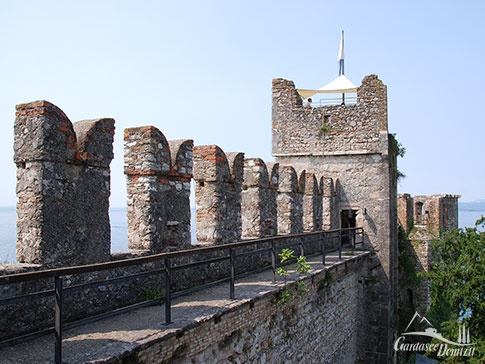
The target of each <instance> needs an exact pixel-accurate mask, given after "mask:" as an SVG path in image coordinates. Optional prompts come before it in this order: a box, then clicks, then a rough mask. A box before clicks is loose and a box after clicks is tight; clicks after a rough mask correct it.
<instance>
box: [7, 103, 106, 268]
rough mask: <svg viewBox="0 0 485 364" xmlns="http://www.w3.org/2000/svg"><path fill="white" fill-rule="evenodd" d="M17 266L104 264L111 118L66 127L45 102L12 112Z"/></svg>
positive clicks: (61, 114)
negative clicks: (15, 175) (13, 122)
mask: <svg viewBox="0 0 485 364" xmlns="http://www.w3.org/2000/svg"><path fill="white" fill-rule="evenodd" d="M14 132H15V138H14V152H15V153H14V161H15V163H16V164H17V197H18V203H17V215H18V218H17V260H18V261H19V262H22V263H33V264H41V265H44V266H69V265H80V264H88V263H98V262H103V261H106V260H109V256H110V222H109V214H108V210H109V195H110V169H109V165H110V162H111V160H112V159H113V146H112V144H113V136H114V120H113V119H95V120H84V121H79V122H76V123H74V124H73V123H71V121H70V120H69V119H68V118H67V116H66V115H65V114H64V112H62V110H60V109H59V108H58V107H57V106H55V105H53V104H51V103H49V102H48V101H36V102H32V103H28V104H21V105H17V114H16V120H15V127H14Z"/></svg>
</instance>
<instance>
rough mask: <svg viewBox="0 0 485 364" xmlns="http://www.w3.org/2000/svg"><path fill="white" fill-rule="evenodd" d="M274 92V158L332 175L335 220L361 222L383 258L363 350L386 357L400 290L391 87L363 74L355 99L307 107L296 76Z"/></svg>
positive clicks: (374, 358)
mask: <svg viewBox="0 0 485 364" xmlns="http://www.w3.org/2000/svg"><path fill="white" fill-rule="evenodd" d="M272 92H273V95H272V96H273V103H272V119H273V120H272V121H273V124H272V127H273V145H272V152H273V156H274V157H275V158H276V161H277V162H278V163H280V165H292V166H293V167H294V168H295V169H296V170H297V172H298V173H300V172H301V171H303V170H305V171H306V172H307V173H315V174H316V175H319V176H323V177H326V178H329V179H332V180H333V183H334V184H335V193H336V196H335V201H334V208H333V214H332V217H331V220H332V222H331V225H333V226H335V227H353V226H362V227H363V228H364V231H365V244H366V246H367V248H369V249H371V250H372V251H374V252H375V253H376V255H375V256H376V259H378V260H379V264H380V265H379V268H376V270H375V271H374V272H373V274H374V277H373V279H370V278H369V277H368V278H369V279H367V280H366V284H368V285H369V289H370V290H371V291H373V294H371V295H370V297H371V299H373V300H374V301H375V304H374V305H373V306H372V307H373V312H369V320H370V321H372V324H371V325H370V327H369V331H368V334H369V335H368V336H369V337H368V341H367V342H366V345H365V349H364V350H365V356H366V358H367V360H368V362H387V361H388V360H389V358H390V357H391V356H392V333H393V327H394V313H395V311H396V297H397V212H396V205H397V201H396V197H397V192H396V178H395V177H396V173H395V171H396V164H395V163H396V155H395V154H393V152H392V150H393V148H392V145H391V143H393V142H395V141H394V139H393V137H392V135H390V134H389V132H388V123H387V88H386V86H385V85H384V84H383V83H382V82H381V81H380V80H379V79H378V78H377V76H375V75H370V76H366V77H365V78H364V79H363V81H362V84H361V86H360V87H359V88H358V91H357V103H356V104H353V105H337V106H323V107H317V108H313V107H303V105H302V100H301V97H300V96H299V94H298V92H297V90H296V88H295V85H294V83H293V82H292V81H288V80H284V79H274V80H273V91H272ZM371 282H374V283H371Z"/></svg>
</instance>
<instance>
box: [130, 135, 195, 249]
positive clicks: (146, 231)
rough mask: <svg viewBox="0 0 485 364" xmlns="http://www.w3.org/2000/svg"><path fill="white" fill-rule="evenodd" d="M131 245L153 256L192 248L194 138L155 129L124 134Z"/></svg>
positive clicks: (132, 247)
mask: <svg viewBox="0 0 485 364" xmlns="http://www.w3.org/2000/svg"><path fill="white" fill-rule="evenodd" d="M124 140H125V156H124V159H125V174H126V190H127V208H126V210H127V220H128V247H129V249H135V250H148V251H150V252H153V253H159V252H162V251H170V250H177V249H183V248H187V247H189V246H190V243H191V238H190V181H191V179H192V176H193V172H192V169H193V168H192V167H193V152H192V149H193V142H192V140H175V141H167V140H166V139H165V136H164V135H163V134H162V133H161V132H160V130H158V129H157V128H155V127H153V126H148V127H141V128H132V129H126V130H125V136H124Z"/></svg>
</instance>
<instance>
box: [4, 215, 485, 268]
mask: <svg viewBox="0 0 485 364" xmlns="http://www.w3.org/2000/svg"><path fill="white" fill-rule="evenodd" d="M109 215H110V219H111V241H112V245H111V251H112V252H116V251H120V250H125V249H128V234H127V230H128V228H127V225H126V210H125V209H124V208H112V209H110V211H109ZM481 215H484V216H485V210H483V211H462V210H460V211H459V216H458V217H459V221H460V227H465V226H474V225H475V221H476V220H478V219H479V218H480V216H481ZM16 219H17V213H16V212H15V207H0V262H5V261H7V262H10V263H13V262H15V243H16V229H15V221H16ZM194 226H195V212H194V211H192V241H195V229H194Z"/></svg>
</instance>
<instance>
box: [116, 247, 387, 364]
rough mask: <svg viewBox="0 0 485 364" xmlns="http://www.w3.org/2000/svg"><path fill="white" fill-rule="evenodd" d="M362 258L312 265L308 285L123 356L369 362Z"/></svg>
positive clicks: (184, 360)
mask: <svg viewBox="0 0 485 364" xmlns="http://www.w3.org/2000/svg"><path fill="white" fill-rule="evenodd" d="M369 266H370V263H369V260H368V255H364V256H360V257H358V258H353V259H352V260H349V261H346V262H345V263H342V264H340V265H336V266H333V267H331V268H330V269H329V270H323V271H318V272H316V273H315V274H311V275H310V276H309V277H306V278H305V279H303V280H302V282H304V284H305V285H306V286H307V288H308V291H307V292H306V293H304V294H303V295H302V296H301V297H299V298H298V299H294V300H292V301H291V302H290V303H287V304H283V303H281V302H279V298H278V292H268V293H266V294H264V295H263V296H261V297H257V298H252V299H246V300H244V301H243V302H241V303H240V304H238V305H237V306H235V307H231V308H227V309H224V310H223V312H221V313H218V314H215V315H214V316H213V317H206V318H204V319H202V320H199V321H198V322H196V323H195V324H192V325H188V326H187V327H186V328H181V329H179V330H177V332H174V333H172V334H171V335H167V336H165V337H163V338H161V339H158V340H157V342H153V343H151V344H150V345H144V347H141V348H140V349H139V350H136V351H134V352H133V353H131V355H130V358H132V359H133V360H137V361H139V362H141V363H155V362H157V363H160V362H177V363H180V364H185V363H278V364H279V363H329V364H330V363H369V362H370V361H369V360H367V357H366V356H365V349H364V348H366V347H367V344H366V341H367V339H368V336H369V335H368V332H367V331H366V326H367V325H366V324H367V322H366V320H367V315H366V313H367V312H366V311H367V308H368V305H369V304H372V302H370V301H368V300H367V299H366V288H365V287H366V283H363V281H362V277H363V276H367V275H368V269H369ZM290 289H294V284H293V283H292V284H290ZM121 362H123V361H122V360H121V359H120V360H118V361H117V362H116V363H121ZM383 362H384V361H379V363H383Z"/></svg>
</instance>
